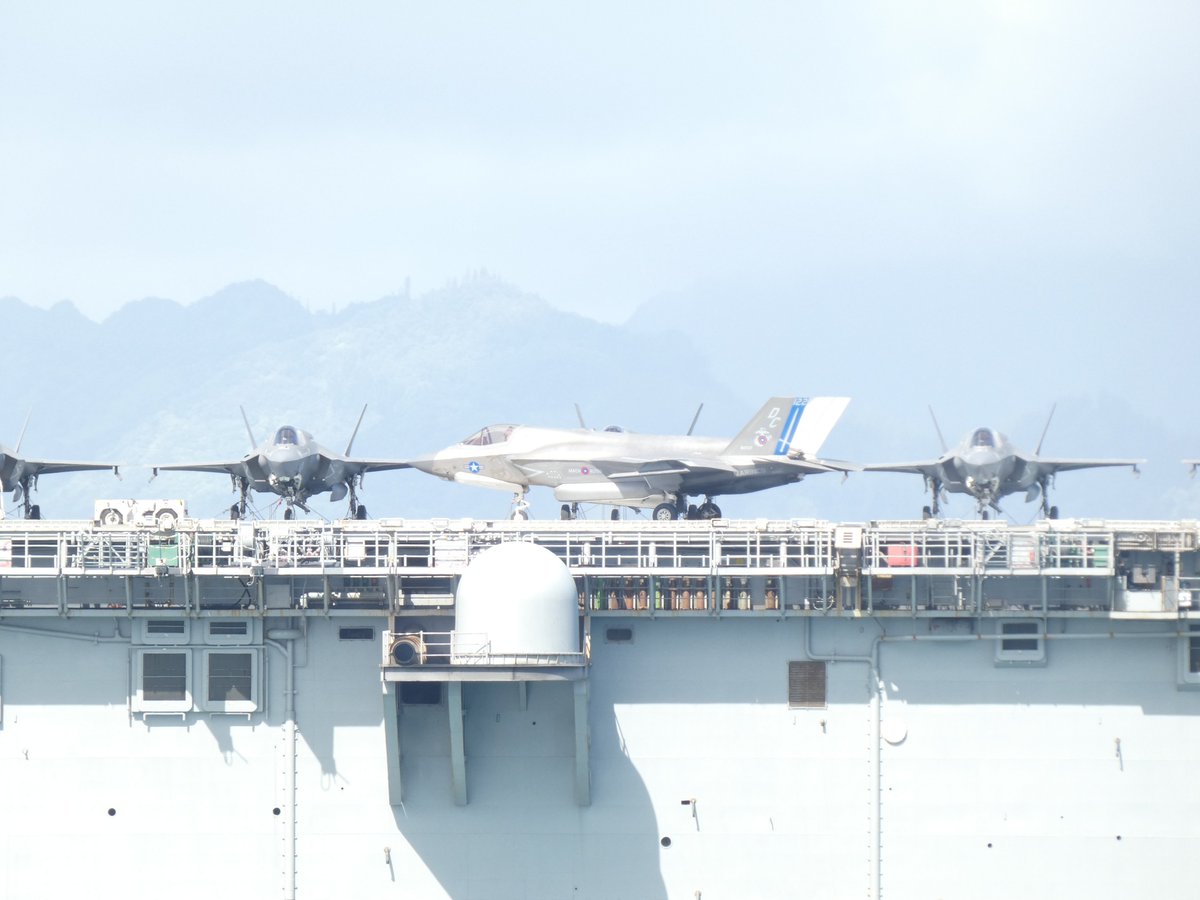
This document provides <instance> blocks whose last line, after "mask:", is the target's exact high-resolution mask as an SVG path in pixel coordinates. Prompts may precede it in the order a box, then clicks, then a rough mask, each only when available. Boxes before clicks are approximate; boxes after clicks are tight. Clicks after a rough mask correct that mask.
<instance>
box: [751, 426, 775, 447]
mask: <svg viewBox="0 0 1200 900" xmlns="http://www.w3.org/2000/svg"><path fill="white" fill-rule="evenodd" d="M770 439H771V432H769V431H767V429H765V428H760V429H759V430H758V431H756V432H755V433H754V443H756V444H758V446H760V447H765V446H767V441H769V440H770Z"/></svg>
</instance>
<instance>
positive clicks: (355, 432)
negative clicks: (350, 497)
mask: <svg viewBox="0 0 1200 900" xmlns="http://www.w3.org/2000/svg"><path fill="white" fill-rule="evenodd" d="M366 414H367V404H365V403H364V404H363V408H362V412H360V413H359V414H358V421H357V422H356V423H355V424H354V432H353V433H352V434H351V435H350V441H349V442H348V443H347V444H346V452H345V453H343V454H342V455H343V456H349V455H350V448H351V447H353V446H354V439H355V438H356V437H358V427H359V426H360V425H362V420H363V416H365V415H366ZM338 499H341V498H340V497H339V498H338Z"/></svg>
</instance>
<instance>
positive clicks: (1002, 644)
mask: <svg viewBox="0 0 1200 900" xmlns="http://www.w3.org/2000/svg"><path fill="white" fill-rule="evenodd" d="M1045 664H1046V637H1045V633H1044V631H1043V625H1042V623H1041V622H1037V621H1019V622H1001V623H1000V640H998V641H997V642H996V665H998V666H1022V665H1023V666H1043V665H1045Z"/></svg>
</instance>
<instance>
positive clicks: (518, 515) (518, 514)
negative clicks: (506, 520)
mask: <svg viewBox="0 0 1200 900" xmlns="http://www.w3.org/2000/svg"><path fill="white" fill-rule="evenodd" d="M512 520H513V521H514V522H527V521H528V520H529V513H528V512H526V511H525V510H523V509H514V510H513V514H512Z"/></svg>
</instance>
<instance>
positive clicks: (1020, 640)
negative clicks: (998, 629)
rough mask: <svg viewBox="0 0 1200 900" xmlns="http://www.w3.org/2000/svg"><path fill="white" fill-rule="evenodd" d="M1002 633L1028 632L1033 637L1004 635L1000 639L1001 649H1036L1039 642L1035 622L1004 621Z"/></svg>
mask: <svg viewBox="0 0 1200 900" xmlns="http://www.w3.org/2000/svg"><path fill="white" fill-rule="evenodd" d="M1003 633H1004V634H1006V635H1008V634H1029V635H1033V637H1011V638H1010V637H1005V638H1003V639H1001V641H1000V648H1001V649H1002V650H1036V649H1037V648H1038V646H1039V645H1040V644H1041V638H1040V637H1038V623H1037V622H1006V623H1005V624H1004V631H1003Z"/></svg>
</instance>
